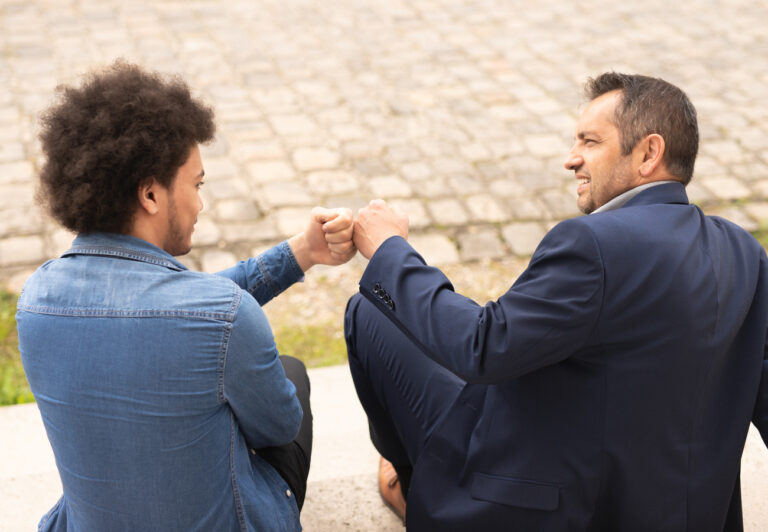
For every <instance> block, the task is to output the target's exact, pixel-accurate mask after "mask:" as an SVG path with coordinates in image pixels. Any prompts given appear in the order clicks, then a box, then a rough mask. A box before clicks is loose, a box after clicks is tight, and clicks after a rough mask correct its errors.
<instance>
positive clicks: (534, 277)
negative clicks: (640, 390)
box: [360, 219, 604, 383]
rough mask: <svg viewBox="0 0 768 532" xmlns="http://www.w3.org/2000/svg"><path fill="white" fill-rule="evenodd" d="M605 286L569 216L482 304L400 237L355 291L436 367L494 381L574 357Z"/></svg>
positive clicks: (581, 228)
mask: <svg viewBox="0 0 768 532" xmlns="http://www.w3.org/2000/svg"><path fill="white" fill-rule="evenodd" d="M603 285H604V272H603V265H602V261H601V259H600V252H599V247H598V244H597V241H596V240H595V238H594V235H593V234H592V232H591V230H590V229H589V228H588V227H587V226H586V224H583V223H579V221H578V219H575V220H568V221H566V222H562V223H561V224H558V225H557V226H556V227H555V228H554V229H552V231H550V232H549V234H547V236H546V237H545V238H544V240H542V242H541V244H540V245H539V247H538V249H537V250H536V252H535V253H534V255H533V257H532V258H531V262H530V265H529V266H528V268H527V269H526V271H525V272H523V274H522V275H521V276H520V278H519V279H518V280H517V282H515V284H514V285H513V286H512V287H511V288H510V289H509V290H508V291H507V292H506V293H505V294H504V295H503V296H501V297H500V298H499V299H498V300H497V301H493V302H489V303H487V304H486V305H485V306H480V305H478V304H477V303H475V302H474V301H472V300H470V299H468V298H466V297H464V296H461V295H459V294H457V293H455V292H454V290H453V286H452V285H451V283H450V282H449V281H448V279H447V278H446V277H445V276H444V275H443V274H442V272H440V271H439V270H438V269H436V268H433V267H430V266H427V265H426V263H425V262H424V260H423V259H422V258H421V256H420V255H419V254H418V253H416V251H415V250H414V249H413V248H411V247H410V245H409V244H408V243H407V242H406V241H405V240H403V239H402V238H400V237H392V238H390V239H389V240H387V241H386V242H385V243H384V244H382V246H381V247H380V248H379V249H378V250H377V251H376V253H375V254H374V256H373V257H372V258H371V261H370V263H369V265H368V267H367V268H366V271H365V273H364V274H363V277H362V279H361V281H360V291H361V293H362V294H363V295H364V296H365V297H366V298H368V299H369V300H370V301H372V302H373V303H374V305H376V306H377V307H378V308H379V309H380V310H381V312H383V313H384V314H385V315H386V316H387V317H388V318H389V319H391V320H392V321H393V322H394V323H395V325H397V326H398V327H399V328H400V329H401V330H402V331H403V332H404V333H405V334H406V335H407V336H409V337H410V338H411V340H413V342H414V343H415V344H416V345H417V346H418V347H419V348H420V349H421V350H422V351H423V352H424V353H425V354H426V355H427V356H429V357H430V358H432V359H433V360H435V361H436V362H437V363H439V364H441V365H442V366H444V367H446V368H447V369H448V370H450V371H452V372H453V373H455V374H456V375H458V376H459V377H461V378H462V379H464V380H466V381H467V382H475V383H494V382H499V381H503V380H507V379H510V378H515V377H517V376H520V375H523V374H526V373H529V372H532V371H534V370H536V369H539V368H541V367H544V366H547V365H550V364H555V363H557V362H560V361H562V360H564V359H566V358H568V357H569V356H571V355H572V354H573V353H574V352H576V351H577V350H578V349H579V348H580V347H581V346H582V345H583V344H584V343H585V342H586V341H587V339H588V338H589V336H590V334H591V333H592V331H593V329H594V327H595V324H596V323H597V320H598V317H599V313H600V309H601V306H602V294H603Z"/></svg>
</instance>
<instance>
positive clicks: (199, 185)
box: [195, 181, 205, 190]
mask: <svg viewBox="0 0 768 532" xmlns="http://www.w3.org/2000/svg"><path fill="white" fill-rule="evenodd" d="M203 185H205V181H200V182H199V183H198V184H197V185H195V188H196V189H197V190H200V188H201V187H202V186H203Z"/></svg>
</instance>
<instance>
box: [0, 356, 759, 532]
mask: <svg viewBox="0 0 768 532" xmlns="http://www.w3.org/2000/svg"><path fill="white" fill-rule="evenodd" d="M309 373H310V379H311V382H312V404H313V406H312V408H313V413H314V418H315V443H314V450H313V456H312V470H311V471H310V474H309V483H308V489H307V498H306V502H305V505H304V510H303V512H302V524H303V525H304V529H305V530H306V531H307V532H345V531H350V532H352V531H355V532H399V531H402V530H404V527H403V524H402V523H401V522H400V520H399V519H398V518H397V517H396V516H395V515H394V514H393V513H392V512H391V511H390V510H389V508H387V507H386V506H385V505H384V503H383V502H382V500H381V498H380V496H379V493H378V489H377V484H376V468H377V466H378V455H377V454H376V451H375V450H374V449H373V447H372V445H371V443H370V440H369V439H368V427H367V424H366V422H365V416H364V413H363V411H362V408H361V407H360V405H359V403H358V401H357V397H356V395H355V392H354V388H353V386H352V380H351V378H350V377H349V371H348V369H347V367H346V366H335V367H330V368H320V369H313V370H310V372H309ZM0 434H2V435H3V437H2V438H0V516H2V519H0V532H19V531H27V530H30V531H31V530H35V529H36V525H37V522H38V521H39V520H40V517H41V516H42V515H43V514H44V513H45V512H46V511H48V509H49V508H50V507H51V506H53V504H54V503H55V502H56V500H58V498H59V497H60V496H61V483H60V482H59V476H58V473H57V471H56V464H55V462H54V459H53V453H52V452H51V449H50V446H49V445H48V440H47V438H46V435H45V430H44V429H43V424H42V421H41V419H40V414H39V412H38V410H37V405H34V404H32V405H19V406H9V407H2V408H0ZM742 495H743V498H744V529H745V530H746V531H747V532H762V531H765V530H768V450H766V448H765V445H763V442H762V440H761V439H760V436H759V434H758V433H757V431H755V430H754V428H753V429H752V430H750V433H749V437H748V439H747V445H746V449H745V451H744V457H743V459H742Z"/></svg>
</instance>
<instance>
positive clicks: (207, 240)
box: [192, 216, 221, 247]
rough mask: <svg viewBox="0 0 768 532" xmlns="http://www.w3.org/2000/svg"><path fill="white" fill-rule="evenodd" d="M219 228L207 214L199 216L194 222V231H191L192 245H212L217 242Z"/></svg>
mask: <svg viewBox="0 0 768 532" xmlns="http://www.w3.org/2000/svg"><path fill="white" fill-rule="evenodd" d="M220 238H221V230H220V229H219V226H218V224H216V223H215V222H214V221H213V220H212V219H211V218H209V217H208V216H200V217H198V219H197V223H196V224H195V231H194V232H193V233H192V247H196V246H212V245H215V244H217V243H218V242H219V239H220Z"/></svg>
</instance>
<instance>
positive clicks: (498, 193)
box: [488, 177, 529, 198]
mask: <svg viewBox="0 0 768 532" xmlns="http://www.w3.org/2000/svg"><path fill="white" fill-rule="evenodd" d="M488 192H490V193H491V195H493V196H494V197H496V198H518V197H522V196H526V195H527V194H528V193H529V191H528V189H527V188H525V187H524V186H522V185H521V184H520V183H518V182H517V181H516V180H514V179H512V178H511V177H504V178H501V179H496V180H494V181H491V182H490V183H489V184H488Z"/></svg>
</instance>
